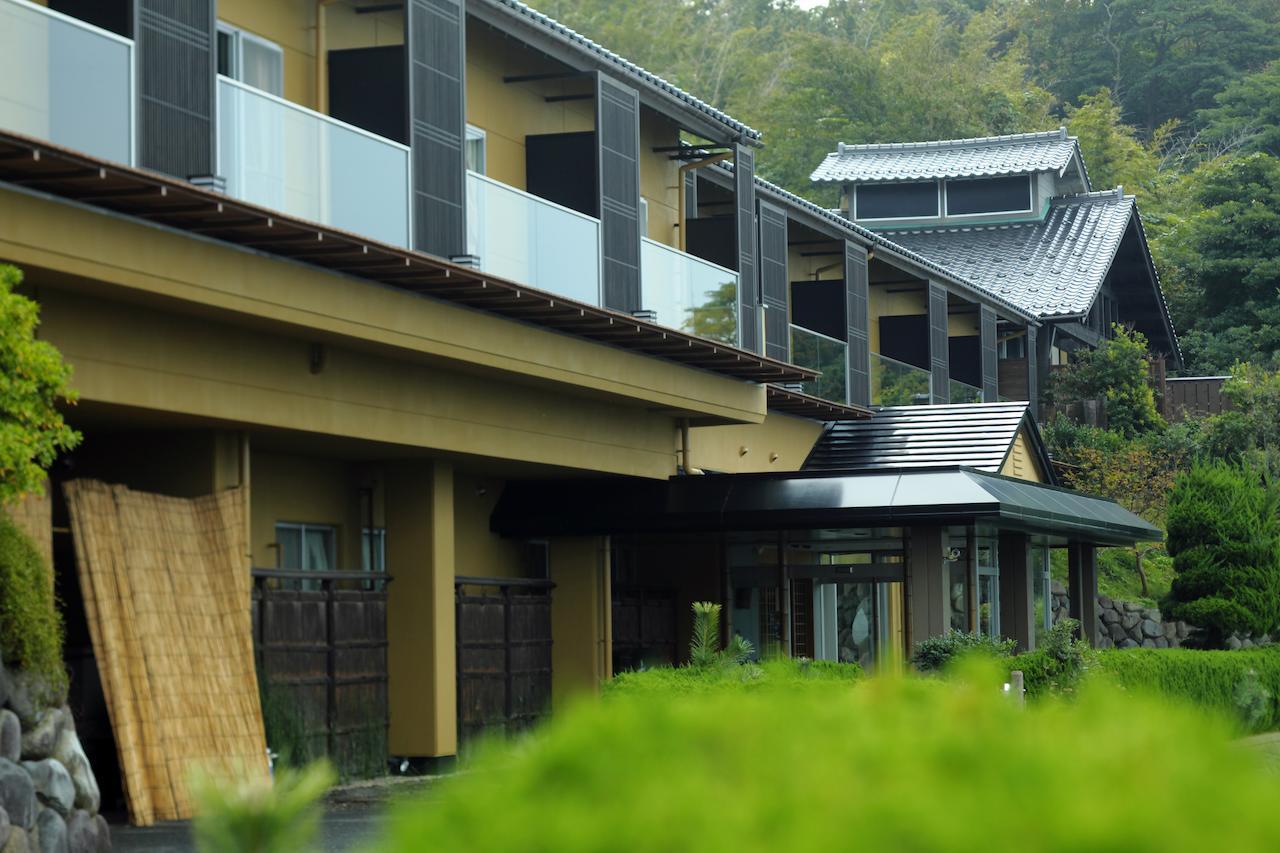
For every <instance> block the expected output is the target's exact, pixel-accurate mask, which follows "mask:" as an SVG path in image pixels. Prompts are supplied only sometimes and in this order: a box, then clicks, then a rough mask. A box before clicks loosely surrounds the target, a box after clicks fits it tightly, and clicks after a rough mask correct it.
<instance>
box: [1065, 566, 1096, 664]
mask: <svg viewBox="0 0 1280 853" xmlns="http://www.w3.org/2000/svg"><path fill="white" fill-rule="evenodd" d="M1067 594H1068V596H1069V597H1070V600H1071V606H1070V609H1069V611H1068V615H1070V616H1071V618H1072V619H1075V620H1077V621H1079V623H1080V635H1081V636H1082V637H1083V638H1084V639H1085V640H1086V641H1087V642H1088V643H1089V645H1091V646H1097V645H1098V552H1097V548H1096V546H1094V545H1093V544H1092V543H1090V542H1072V543H1070V544H1069V545H1068V546H1067Z"/></svg>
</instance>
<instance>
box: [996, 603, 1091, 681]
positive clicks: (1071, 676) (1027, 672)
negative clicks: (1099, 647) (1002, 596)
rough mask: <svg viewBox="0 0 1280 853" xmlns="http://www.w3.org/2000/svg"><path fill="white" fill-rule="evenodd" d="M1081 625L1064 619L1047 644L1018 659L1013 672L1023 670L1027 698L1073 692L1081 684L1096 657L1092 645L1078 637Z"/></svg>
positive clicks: (1045, 640) (1054, 627)
mask: <svg viewBox="0 0 1280 853" xmlns="http://www.w3.org/2000/svg"><path fill="white" fill-rule="evenodd" d="M1079 628H1080V623H1079V622H1077V621H1076V620H1074V619H1062V620H1060V621H1059V622H1056V623H1055V624H1054V626H1053V627H1052V628H1050V629H1049V633H1048V635H1047V636H1046V637H1045V638H1044V642H1043V643H1042V644H1041V645H1040V646H1039V647H1038V648H1036V649H1035V650H1034V651H1030V652H1024V653H1023V654H1020V655H1017V656H1015V657H1014V658H1013V659H1012V660H1011V661H1009V663H1008V667H1009V671H1010V672H1012V671H1013V670H1020V671H1021V672H1022V678H1023V688H1024V689H1025V690H1026V691H1027V696H1029V697H1031V698H1038V697H1041V696H1046V695H1049V694H1052V693H1071V692H1073V691H1075V690H1076V688H1077V687H1078V686H1079V685H1080V681H1081V679H1082V678H1084V675H1085V672H1086V671H1087V670H1088V667H1089V663H1090V661H1091V658H1092V654H1093V653H1092V651H1091V650H1090V648H1089V645H1088V644H1087V643H1086V642H1085V641H1084V640H1081V639H1080V638H1079V637H1078V636H1077V631H1078V630H1079Z"/></svg>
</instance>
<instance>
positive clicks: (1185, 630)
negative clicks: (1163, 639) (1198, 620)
mask: <svg viewBox="0 0 1280 853" xmlns="http://www.w3.org/2000/svg"><path fill="white" fill-rule="evenodd" d="M1173 625H1174V631H1176V632H1177V634H1178V639H1179V640H1185V639H1186V638H1187V637H1189V636H1191V626H1190V625H1188V624H1187V623H1186V622H1174V623H1173Z"/></svg>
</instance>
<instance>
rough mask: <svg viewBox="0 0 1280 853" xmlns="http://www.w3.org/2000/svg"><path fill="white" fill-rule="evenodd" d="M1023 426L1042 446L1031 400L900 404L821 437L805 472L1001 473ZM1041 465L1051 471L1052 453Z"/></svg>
mask: <svg viewBox="0 0 1280 853" xmlns="http://www.w3.org/2000/svg"><path fill="white" fill-rule="evenodd" d="M1023 424H1027V425H1028V426H1030V427H1031V428H1030V430H1029V434H1030V435H1031V438H1032V444H1033V446H1034V447H1035V449H1036V450H1037V451H1038V452H1039V451H1041V450H1042V447H1043V446H1042V445H1041V444H1040V443H1039V438H1038V434H1037V433H1036V430H1035V428H1034V423H1033V422H1032V420H1031V417H1030V414H1029V412H1028V404H1027V403H971V404H967V405H956V406H895V407H891V408H886V409H880V410H878V411H876V412H875V413H874V414H873V415H872V416H871V417H870V418H869V419H867V420H857V421H852V420H850V421H838V422H836V423H833V424H831V425H830V426H828V427H827V429H825V430H824V431H823V433H822V435H821V436H820V437H819V438H818V441H817V443H816V444H815V445H814V446H813V450H811V451H810V453H809V458H808V459H806V460H805V462H804V465H803V466H802V468H801V470H802V471H815V472H816V471H824V472H847V473H861V472H870V471H880V470H884V469H901V468H936V467H938V466H940V465H964V466H966V467H969V468H976V469H978V470H979V471H988V472H990V473H992V474H998V473H1000V469H1001V468H1002V467H1003V466H1004V461H1005V459H1006V457H1008V455H1009V451H1010V449H1011V448H1012V447H1013V442H1014V440H1015V439H1016V438H1017V436H1018V430H1020V429H1021V428H1022V426H1023ZM1040 455H1041V457H1042V458H1041V460H1040V462H1041V467H1042V468H1043V469H1044V470H1045V471H1049V470H1051V469H1050V466H1049V464H1048V457H1047V456H1044V455H1043V454H1042V453H1040Z"/></svg>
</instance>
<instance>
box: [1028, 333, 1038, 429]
mask: <svg viewBox="0 0 1280 853" xmlns="http://www.w3.org/2000/svg"><path fill="white" fill-rule="evenodd" d="M1038 331H1039V330H1038V329H1037V328H1036V327H1035V326H1032V325H1030V324H1028V325H1027V400H1028V402H1030V403H1031V411H1032V413H1033V414H1035V416H1036V417H1039V416H1040V409H1039V403H1040V378H1039V371H1040V364H1041V361H1040V346H1039V344H1038V342H1037V338H1038V335H1037V334H1036V333H1037V332H1038Z"/></svg>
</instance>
